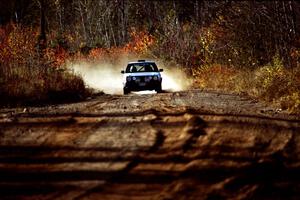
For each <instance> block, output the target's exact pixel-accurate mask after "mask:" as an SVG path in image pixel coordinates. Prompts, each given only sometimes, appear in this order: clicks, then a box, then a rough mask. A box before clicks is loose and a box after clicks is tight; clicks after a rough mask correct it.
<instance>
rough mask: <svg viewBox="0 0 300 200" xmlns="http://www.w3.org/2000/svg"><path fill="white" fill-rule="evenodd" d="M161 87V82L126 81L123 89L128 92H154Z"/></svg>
mask: <svg viewBox="0 0 300 200" xmlns="http://www.w3.org/2000/svg"><path fill="white" fill-rule="evenodd" d="M160 86H161V80H160V81H159V80H156V81H155V80H151V81H149V82H141V81H133V80H132V81H127V82H126V84H125V88H126V89H127V90H130V91H142V90H155V89H157V88H159V87H160Z"/></svg>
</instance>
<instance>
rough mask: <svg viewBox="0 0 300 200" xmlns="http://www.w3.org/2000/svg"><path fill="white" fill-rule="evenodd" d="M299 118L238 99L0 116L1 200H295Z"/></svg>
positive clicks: (158, 98)
mask: <svg viewBox="0 0 300 200" xmlns="http://www.w3.org/2000/svg"><path fill="white" fill-rule="evenodd" d="M299 197H300V118H299V117H297V116H290V115H288V114H286V113H284V112H282V111H280V110H276V109H275V108H272V107H269V106H267V105H265V104H263V103H259V102H257V101H255V100H252V99H249V98H247V97H241V96H238V95H235V94H224V93H219V92H214V91H200V90H189V91H184V92H175V93H171V92H170V93H162V94H143V95H141V94H130V95H126V96H123V95H99V96H95V97H93V98H91V99H89V100H86V101H84V102H80V103H73V104H65V105H56V106H48V107H40V108H35V107H30V108H16V109H1V110H0V198H1V199H49V200H50V199H63V200H66V199H299Z"/></svg>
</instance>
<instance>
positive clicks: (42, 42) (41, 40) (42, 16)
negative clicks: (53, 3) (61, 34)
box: [38, 0, 47, 56]
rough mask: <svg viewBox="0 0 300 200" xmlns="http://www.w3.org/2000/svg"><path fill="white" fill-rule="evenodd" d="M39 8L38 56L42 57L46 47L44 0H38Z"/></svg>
mask: <svg viewBox="0 0 300 200" xmlns="http://www.w3.org/2000/svg"><path fill="white" fill-rule="evenodd" d="M39 4H40V5H39V6H40V35H39V41H38V43H39V50H40V55H41V56H42V55H43V53H42V51H43V50H44V49H45V48H46V46H47V37H46V16H45V0H39Z"/></svg>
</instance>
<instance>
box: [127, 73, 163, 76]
mask: <svg viewBox="0 0 300 200" xmlns="http://www.w3.org/2000/svg"><path fill="white" fill-rule="evenodd" d="M125 76H160V73H159V72H136V73H126V74H125Z"/></svg>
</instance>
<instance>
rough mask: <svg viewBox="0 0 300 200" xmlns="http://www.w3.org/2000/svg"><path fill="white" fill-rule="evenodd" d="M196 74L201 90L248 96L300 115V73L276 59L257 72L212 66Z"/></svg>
mask: <svg viewBox="0 0 300 200" xmlns="http://www.w3.org/2000/svg"><path fill="white" fill-rule="evenodd" d="M193 73H194V76H195V77H196V85H197V86H200V87H201V88H211V89H222V90H225V91H234V92H238V93H247V94H248V95H250V96H253V97H256V98H258V99H261V100H264V101H267V102H270V103H272V104H273V105H275V106H278V107H280V108H282V109H284V110H288V111H289V112H290V113H298V114H299V113H300V70H299V69H297V68H295V69H286V68H285V67H283V64H282V62H281V61H280V59H278V57H276V56H275V57H274V59H273V61H272V62H271V63H270V64H268V65H266V66H263V67H260V68H257V69H255V70H248V69H236V68H234V67H228V66H222V65H211V66H204V67H201V68H199V69H197V70H194V72H193Z"/></svg>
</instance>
